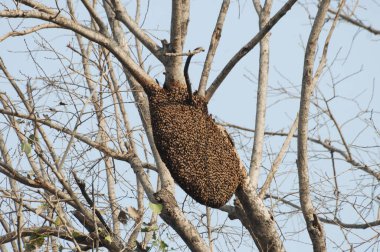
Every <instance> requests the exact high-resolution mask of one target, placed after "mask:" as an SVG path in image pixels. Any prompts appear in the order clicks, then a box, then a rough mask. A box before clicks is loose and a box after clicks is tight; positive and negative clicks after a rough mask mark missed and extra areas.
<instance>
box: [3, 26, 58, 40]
mask: <svg viewBox="0 0 380 252" xmlns="http://www.w3.org/2000/svg"><path fill="white" fill-rule="evenodd" d="M59 27H60V26H59V25H56V24H41V25H37V26H34V27H31V28H28V29H25V30H21V31H11V32H8V33H7V34H5V35H3V36H1V37H0V42H3V41H4V40H6V39H7V38H9V37H17V36H24V35H28V34H30V33H33V32H37V31H39V30H43V29H51V28H59Z"/></svg>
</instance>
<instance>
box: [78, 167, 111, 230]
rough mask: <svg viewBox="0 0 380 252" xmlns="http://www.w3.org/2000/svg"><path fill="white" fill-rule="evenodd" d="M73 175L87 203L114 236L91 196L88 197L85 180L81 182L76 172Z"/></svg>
mask: <svg viewBox="0 0 380 252" xmlns="http://www.w3.org/2000/svg"><path fill="white" fill-rule="evenodd" d="M72 173H73V175H74V179H75V182H76V183H77V185H78V187H79V189H80V191H81V193H82V195H83V197H84V198H85V199H86V201H87V204H89V205H90V207H91V208H93V209H94V211H95V214H96V216H97V217H98V219H99V220H100V222H101V223H102V224H103V226H104V227H105V228H106V229H107V231H108V233H110V234H112V231H111V229H110V228H109V227H108V225H107V223H106V221H105V220H104V219H103V216H102V214H101V213H100V212H99V210H98V209H96V208H95V204H94V201H93V200H92V199H91V198H90V196H89V195H88V193H87V191H86V184H85V183H84V181H83V180H80V179H79V178H78V176H77V174H76V172H75V171H72Z"/></svg>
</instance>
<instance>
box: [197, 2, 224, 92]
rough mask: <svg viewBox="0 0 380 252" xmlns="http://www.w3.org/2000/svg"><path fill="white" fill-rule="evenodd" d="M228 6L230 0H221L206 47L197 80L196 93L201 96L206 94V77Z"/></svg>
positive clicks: (208, 73) (220, 34)
mask: <svg viewBox="0 0 380 252" xmlns="http://www.w3.org/2000/svg"><path fill="white" fill-rule="evenodd" d="M229 6H230V0H223V3H222V6H221V7H220V11H219V16H218V20H217V21H216V24H215V28H214V31H213V32H212V36H211V41H210V46H209V48H208V52H207V56H206V60H205V63H204V65H203V70H202V75H201V80H200V81H199V87H198V94H199V95H200V96H203V97H204V96H205V94H206V86H207V81H208V77H209V75H210V70H211V65H212V61H213V59H214V56H215V52H216V49H217V48H218V45H219V41H220V38H221V37H222V29H223V24H224V20H225V18H226V14H227V11H228V8H229Z"/></svg>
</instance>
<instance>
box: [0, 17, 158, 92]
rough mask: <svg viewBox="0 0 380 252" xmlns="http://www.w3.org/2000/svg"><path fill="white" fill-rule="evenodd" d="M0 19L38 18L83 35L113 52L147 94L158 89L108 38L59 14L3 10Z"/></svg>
mask: <svg viewBox="0 0 380 252" xmlns="http://www.w3.org/2000/svg"><path fill="white" fill-rule="evenodd" d="M0 17H9V18H37V19H41V20H45V21H48V22H53V23H55V24H57V25H59V26H61V27H62V28H64V29H69V30H72V31H74V32H77V33H79V34H81V35H82V36H84V37H86V38H87V39H89V40H92V41H94V42H96V43H98V44H100V45H102V46H104V47H106V48H107V49H108V50H109V51H110V52H112V53H113V54H114V55H115V57H117V58H118V59H119V60H120V62H121V63H122V64H123V65H124V66H125V67H126V68H127V69H128V71H130V72H131V74H132V75H133V76H134V77H135V78H136V79H137V80H138V81H139V83H140V84H141V85H142V86H143V87H144V89H145V91H146V92H149V91H150V90H153V89H156V88H158V86H157V83H156V82H155V81H154V80H153V79H152V78H151V77H150V76H148V75H147V74H146V73H145V72H144V70H143V69H141V67H140V66H138V65H137V64H136V63H135V62H134V61H133V60H132V59H131V58H130V57H129V55H128V54H126V52H125V51H124V50H123V48H121V47H120V46H119V45H117V43H115V42H114V41H113V40H111V39H109V38H107V37H106V36H104V35H102V34H100V33H98V32H96V31H94V30H91V29H89V28H87V27H85V26H83V25H80V24H78V23H75V22H73V21H72V20H69V19H67V18H64V17H62V16H60V15H58V13H56V15H53V14H47V13H43V12H39V11H34V10H32V11H22V10H2V11H0Z"/></svg>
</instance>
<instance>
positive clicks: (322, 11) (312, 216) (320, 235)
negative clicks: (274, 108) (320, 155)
mask: <svg viewBox="0 0 380 252" xmlns="http://www.w3.org/2000/svg"><path fill="white" fill-rule="evenodd" d="M329 5H330V0H324V1H322V2H321V4H320V6H319V8H318V13H317V15H316V18H315V21H314V24H313V26H312V29H311V32H310V36H309V40H308V43H307V47H306V53H305V59H304V71H303V78H302V90H301V101H300V108H299V123H298V132H299V133H298V134H299V136H298V144H297V147H298V151H297V167H298V180H299V194H300V202H301V207H302V213H303V216H304V219H305V221H306V225H307V230H308V233H309V236H310V238H311V241H312V243H313V248H314V251H321V252H322V251H326V241H325V239H326V238H325V231H324V228H323V226H322V224H321V223H320V221H319V219H318V216H317V215H316V213H315V209H314V207H313V203H312V201H311V195H310V188H309V186H310V183H309V168H308V148H307V136H308V120H309V109H310V99H311V95H312V92H313V89H314V87H315V82H313V80H314V79H313V77H314V76H313V67H314V60H315V54H316V49H317V44H318V38H319V35H320V33H321V30H322V27H323V25H324V23H325V17H326V14H327V10H328V8H329Z"/></svg>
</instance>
